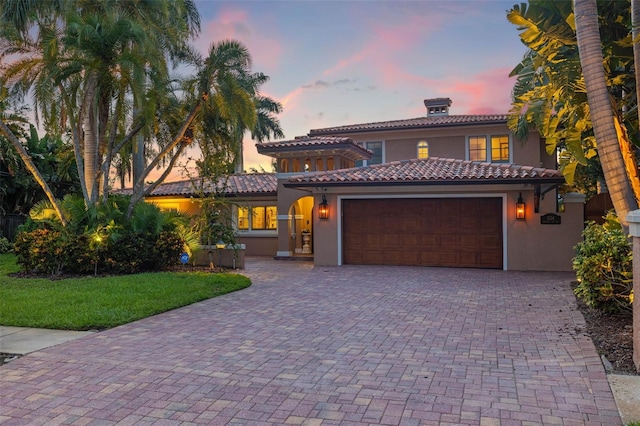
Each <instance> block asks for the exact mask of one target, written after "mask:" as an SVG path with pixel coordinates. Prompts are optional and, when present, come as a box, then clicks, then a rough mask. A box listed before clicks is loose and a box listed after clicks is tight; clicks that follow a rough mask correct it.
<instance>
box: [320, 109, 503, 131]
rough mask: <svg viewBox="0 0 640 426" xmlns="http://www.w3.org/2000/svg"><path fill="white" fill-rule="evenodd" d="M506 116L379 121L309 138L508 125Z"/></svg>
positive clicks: (490, 115)
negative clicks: (379, 131) (451, 127)
mask: <svg viewBox="0 0 640 426" xmlns="http://www.w3.org/2000/svg"><path fill="white" fill-rule="evenodd" d="M506 123H507V115H506V114H486V115H476V114H474V115H434V116H429V117H418V118H410V119H406V120H392V121H379V122H375V123H363V124H351V125H347V126H337V127H326V128H323V129H312V130H310V131H309V136H321V135H330V134H342V133H358V132H368V131H373V130H376V131H377V130H402V129H423V128H436V127H449V126H472V125H482V124H506Z"/></svg>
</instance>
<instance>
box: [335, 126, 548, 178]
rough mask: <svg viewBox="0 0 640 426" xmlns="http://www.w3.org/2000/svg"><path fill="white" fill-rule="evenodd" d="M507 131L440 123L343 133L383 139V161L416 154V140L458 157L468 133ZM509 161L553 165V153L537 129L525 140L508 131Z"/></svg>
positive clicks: (433, 150) (435, 153)
mask: <svg viewBox="0 0 640 426" xmlns="http://www.w3.org/2000/svg"><path fill="white" fill-rule="evenodd" d="M505 133H509V131H508V129H507V127H506V125H480V126H472V125H469V126H464V127H440V128H432V129H417V130H415V129H407V130H396V131H393V132H389V131H381V132H362V133H354V134H344V135H343V136H348V137H351V138H352V139H353V140H354V141H356V142H366V141H384V151H385V154H384V159H385V161H386V162H390V161H398V160H405V159H411V158H417V143H418V142H419V141H421V140H424V141H427V142H428V143H429V156H430V157H441V158H457V159H461V160H464V159H465V156H466V140H467V136H474V135H498V134H505ZM511 148H512V160H513V161H512V162H513V163H514V164H523V165H527V166H534V167H546V168H555V160H554V158H553V156H550V155H548V154H547V153H546V152H545V147H544V143H540V136H539V134H538V133H537V132H536V131H531V132H529V135H528V137H527V139H526V141H522V140H519V139H517V138H516V137H515V136H514V135H511Z"/></svg>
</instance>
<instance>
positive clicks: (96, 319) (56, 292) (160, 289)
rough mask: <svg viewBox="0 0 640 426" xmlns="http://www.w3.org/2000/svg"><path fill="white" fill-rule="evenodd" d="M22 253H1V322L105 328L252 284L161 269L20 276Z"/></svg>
mask: <svg viewBox="0 0 640 426" xmlns="http://www.w3.org/2000/svg"><path fill="white" fill-rule="evenodd" d="M19 270H20V268H19V266H18V265H17V264H16V257H15V256H14V255H12V254H0V325H5V326H16V327H38V328H50V329H59V330H101V329H105V328H111V327H115V326H117V325H121V324H126V323H128V322H131V321H136V320H138V319H141V318H146V317H149V316H151V315H155V314H159V313H162V312H166V311H169V310H171V309H175V308H178V307H181V306H186V305H190V304H192V303H195V302H198V301H201V300H205V299H209V298H212V297H216V296H220V295H223V294H226V293H230V292H232V291H236V290H241V289H243V288H246V287H248V286H249V285H251V282H250V281H249V279H248V278H247V277H244V276H242V275H238V274H228V273H219V274H213V273H208V272H156V273H145V274H134V275H119V276H107V277H80V278H68V279H61V280H55V281H53V280H49V279H46V278H18V277H12V276H9V274H11V273H13V272H18V271H19Z"/></svg>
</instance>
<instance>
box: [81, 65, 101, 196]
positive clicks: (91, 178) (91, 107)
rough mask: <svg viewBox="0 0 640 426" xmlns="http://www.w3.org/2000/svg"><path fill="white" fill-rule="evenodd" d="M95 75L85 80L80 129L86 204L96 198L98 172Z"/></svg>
mask: <svg viewBox="0 0 640 426" xmlns="http://www.w3.org/2000/svg"><path fill="white" fill-rule="evenodd" d="M96 84H97V82H96V77H95V76H91V77H89V80H88V81H87V91H86V96H85V100H84V105H83V107H84V109H85V110H84V114H83V120H82V129H83V131H84V149H83V152H82V154H83V155H82V156H83V157H84V175H83V176H84V182H85V185H86V187H87V196H88V197H89V199H88V200H87V203H88V204H94V203H95V202H96V201H97V200H98V194H97V191H96V177H97V172H98V167H97V165H98V125H97V116H96V111H95V95H96Z"/></svg>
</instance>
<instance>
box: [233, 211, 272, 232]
mask: <svg viewBox="0 0 640 426" xmlns="http://www.w3.org/2000/svg"><path fill="white" fill-rule="evenodd" d="M277 227H278V209H277V207H276V206H254V207H238V229H239V230H240V231H260V230H274V229H277Z"/></svg>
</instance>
